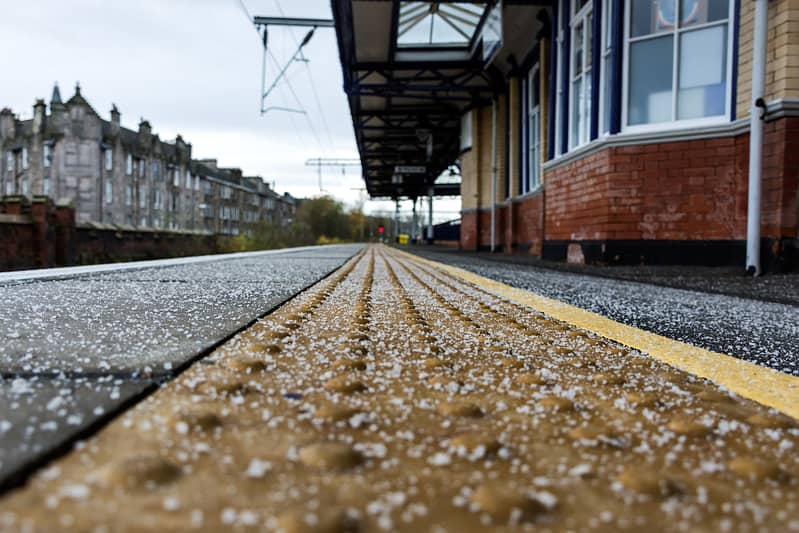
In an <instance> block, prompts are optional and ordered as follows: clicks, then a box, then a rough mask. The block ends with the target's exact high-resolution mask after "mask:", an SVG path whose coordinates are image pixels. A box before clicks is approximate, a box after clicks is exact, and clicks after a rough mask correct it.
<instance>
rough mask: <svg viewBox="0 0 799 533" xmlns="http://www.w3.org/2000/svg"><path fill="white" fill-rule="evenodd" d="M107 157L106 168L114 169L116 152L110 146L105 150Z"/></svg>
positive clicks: (104, 153) (104, 154)
mask: <svg viewBox="0 0 799 533" xmlns="http://www.w3.org/2000/svg"><path fill="white" fill-rule="evenodd" d="M103 156H104V158H105V169H106V170H108V171H111V170H114V152H113V151H112V150H111V149H110V148H106V149H105V150H103Z"/></svg>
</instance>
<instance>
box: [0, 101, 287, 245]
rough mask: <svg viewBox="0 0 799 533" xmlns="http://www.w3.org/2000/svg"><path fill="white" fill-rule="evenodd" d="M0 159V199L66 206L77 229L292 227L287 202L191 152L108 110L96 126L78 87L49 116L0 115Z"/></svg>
mask: <svg viewBox="0 0 799 533" xmlns="http://www.w3.org/2000/svg"><path fill="white" fill-rule="evenodd" d="M0 154H2V165H0V196H2V195H5V196H14V195H21V196H26V197H28V198H32V197H33V196H47V197H50V198H53V199H55V200H57V201H58V202H59V203H64V202H65V201H68V202H70V203H71V204H72V205H73V206H74V208H75V212H76V216H77V222H78V224H87V223H95V224H97V223H102V224H109V225H117V226H125V227H133V228H163V229H171V230H193V231H201V232H206V233H216V234H225V235H238V234H241V233H245V234H246V233H247V232H249V231H250V230H251V229H252V228H253V227H254V226H255V225H256V224H257V223H259V222H261V221H268V222H271V223H274V224H280V225H288V224H291V223H292V222H293V221H294V215H295V210H296V202H295V199H294V198H292V197H291V196H290V195H289V194H288V193H286V194H283V195H279V194H277V193H276V192H275V191H274V190H272V188H270V186H269V185H268V184H267V183H266V182H264V181H263V180H262V179H261V178H260V177H248V176H244V175H242V172H241V170H240V169H236V168H220V167H219V166H217V162H216V160H214V159H201V160H194V159H192V157H191V144H190V143H187V142H185V141H184V140H183V139H182V138H181V137H180V136H178V137H177V139H176V140H175V141H174V142H166V141H162V140H161V139H159V137H158V135H157V134H153V133H152V128H151V126H150V123H149V122H147V121H145V120H142V121H141V123H140V124H139V131H133V130H129V129H126V128H123V127H122V126H121V125H120V113H119V111H118V110H117V108H116V106H114V107H113V108H112V109H111V120H110V121H106V120H103V119H102V118H100V116H99V115H98V114H97V112H96V111H95V110H94V109H93V108H92V106H91V105H90V104H89V103H88V102H87V101H86V99H85V98H84V97H83V96H82V95H81V92H80V87H79V86H78V87H76V89H75V95H74V96H72V98H70V99H69V100H68V101H67V102H62V101H61V95H60V92H59V90H58V86H56V87H55V88H54V89H53V96H52V99H51V101H50V113H49V114H48V113H47V109H46V105H45V102H44V100H37V101H36V103H35V104H34V106H33V119H32V120H18V119H17V117H15V116H14V115H13V113H12V112H11V110H9V109H3V110H2V111H0Z"/></svg>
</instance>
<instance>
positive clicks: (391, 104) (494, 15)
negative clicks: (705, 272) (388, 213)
mask: <svg viewBox="0 0 799 533" xmlns="http://www.w3.org/2000/svg"><path fill="white" fill-rule="evenodd" d="M332 4H333V12H334V17H335V19H336V24H337V30H338V39H339V47H340V54H341V61H342V65H343V70H344V86H345V90H346V92H347V95H348V98H349V104H350V108H351V111H352V115H353V123H354V126H355V130H356V137H357V140H358V146H359V149H360V153H361V159H362V162H363V167H364V177H365V180H366V182H367V187H368V189H369V192H370V193H371V194H372V195H373V196H379V197H388V198H419V197H422V196H426V195H428V194H430V193H431V192H432V190H433V189H432V188H431V185H432V184H433V183H434V181H435V179H436V177H437V176H438V175H439V173H440V172H441V171H443V170H444V169H445V168H447V165H450V164H452V163H454V162H456V161H457V163H458V164H459V166H460V170H461V173H462V185H461V195H462V210H461V212H462V228H461V236H460V244H461V246H462V248H465V249H470V250H474V249H477V248H481V249H488V248H491V249H494V250H498V251H500V250H505V251H508V252H511V251H519V250H521V251H525V252H530V253H532V254H535V255H538V256H542V257H544V258H547V259H553V260H571V261H576V262H582V261H597V262H605V263H617V262H618V263H641V262H644V263H656V262H674V263H708V264H719V263H726V264H740V265H741V266H743V264H744V254H745V252H746V250H747V244H748V243H749V242H756V243H758V244H759V246H760V249H761V250H762V257H763V260H764V261H769V262H771V263H772V264H786V263H791V262H793V263H794V264H796V262H797V237H799V235H798V234H797V228H798V223H797V221H798V220H799V203H798V201H797V197H798V195H799V192H798V191H799V0H536V1H522V0H504V1H497V0H493V1H484V2H470V3H468V4H467V3H463V2H450V1H442V2H405V1H401V2H392V1H388V0H383V1H380V0H377V1H367V0H333V2H332ZM758 43H762V44H763V46H760V44H758ZM750 162H752V165H751V168H750ZM748 226H749V228H748ZM758 234H759V235H758ZM758 237H759V238H758Z"/></svg>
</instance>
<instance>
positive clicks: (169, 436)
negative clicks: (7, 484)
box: [0, 247, 799, 533]
mask: <svg viewBox="0 0 799 533" xmlns="http://www.w3.org/2000/svg"><path fill="white" fill-rule="evenodd" d="M797 445H799V429H797V424H796V421H795V420H793V419H792V418H789V417H785V416H783V415H780V414H779V413H777V412H775V411H772V410H769V409H767V408H765V407H763V406H761V405H759V404H756V403H754V402H752V401H749V400H745V399H742V398H739V397H737V396H735V395H734V394H731V393H729V392H727V391H725V390H722V389H720V388H719V387H717V386H715V385H713V384H712V383H710V382H708V381H706V380H702V379H698V378H695V377H693V376H691V375H689V374H686V373H684V372H682V371H679V370H675V369H673V368H671V367H669V366H667V365H665V364H663V363H661V362H659V361H657V360H654V359H652V358H650V357H648V356H645V355H643V354H641V353H638V352H635V351H633V350H631V349H629V348H625V347H623V346H621V345H618V344H615V343H613V342H611V341H608V340H607V339H604V338H601V337H598V336H596V335H594V334H592V333H590V332H587V331H584V330H581V329H578V328H575V327H573V326H571V325H569V324H566V323H563V322H559V321H557V320H554V319H552V318H550V317H548V316H545V315H543V314H541V313H538V312H536V311H534V310H532V309H530V308H527V307H524V306H522V305H519V304H517V303H514V302H512V301H510V300H506V299H503V298H501V297H497V296H494V295H493V294H491V293H489V292H487V291H485V290H483V289H480V288H479V287H476V286H474V285H471V284H468V283H466V282H464V281H463V280H461V279H458V278H457V277H455V276H452V275H449V274H447V273H445V272H443V271H440V270H438V269H436V268H435V267H433V266H430V265H429V264H426V263H424V264H423V263H421V262H417V261H413V260H411V259H409V258H408V257H407V256H404V255H401V254H398V253H397V252H394V251H392V250H390V249H387V248H384V247H372V248H370V249H369V250H368V251H366V253H365V254H362V255H361V256H359V257H357V258H355V259H353V260H352V261H350V262H349V263H348V264H346V265H345V266H344V267H343V268H342V269H341V270H340V271H339V272H338V273H337V274H336V275H334V276H332V277H331V278H328V279H327V280H325V281H323V282H322V283H320V284H319V285H317V286H315V287H314V288H312V289H311V290H309V291H307V292H306V293H303V294H302V295H300V296H298V297H297V298H295V299H294V300H292V301H291V302H289V303H288V304H286V305H285V306H283V307H282V308H280V309H279V310H278V311H276V312H275V313H273V314H272V315H270V316H268V317H267V318H265V319H264V320H262V321H260V322H259V323H258V324H257V325H256V326H254V327H253V328H251V329H249V330H247V331H246V332H244V333H242V334H241V335H239V336H238V337H236V338H235V339H233V340H232V341H230V342H229V343H227V344H226V345H224V346H222V347H221V348H220V349H218V350H217V351H216V352H215V353H214V354H212V355H211V356H209V357H208V358H207V359H205V360H203V361H202V362H201V363H199V364H197V365H195V366H194V367H192V368H190V369H189V370H187V371H186V372H185V373H184V374H182V375H181V376H180V378H178V379H177V380H176V381H174V382H172V383H170V384H168V385H166V386H165V387H164V388H163V389H162V390H160V391H158V392H157V393H156V394H154V395H153V396H151V397H150V398H148V399H147V400H146V401H144V402H142V403H141V404H140V405H138V406H137V407H136V408H134V409H132V410H130V411H129V412H128V413H126V414H125V415H123V416H122V417H120V419H119V420H117V421H116V422H114V423H113V424H111V425H110V426H109V427H107V428H106V429H105V430H103V431H102V432H101V433H100V434H99V435H97V436H96V437H95V438H93V439H91V440H90V441H87V442H85V443H83V444H82V445H81V446H80V447H79V448H78V449H77V450H76V451H75V452H74V453H72V454H71V455H69V456H68V457H66V458H64V459H63V460H60V461H58V462H56V463H55V464H53V465H51V466H50V467H49V468H47V469H45V470H44V471H42V472H41V473H40V474H38V475H37V476H36V477H35V478H34V479H33V480H32V481H31V482H30V483H29V485H28V486H27V487H26V488H24V489H22V490H19V491H17V492H15V493H13V494H10V495H9V496H8V497H7V498H6V499H5V500H3V501H2V502H0V529H2V530H4V531H5V530H9V531H55V530H75V531H187V530H188V531H192V530H197V531H221V530H227V529H234V528H235V529H236V530H242V531H245V530H267V531H285V532H287V533H288V532H298V531H318V532H347V531H436V532H443V531H450V532H470V531H484V530H487V529H490V530H496V531H506V530H507V531H515V530H536V531H608V532H610V531H623V530H628V531H724V530H731V531H732V530H734V531H760V530H762V531H790V530H799V498H797V497H796V494H797V489H798V488H799V482H798V480H799V460H798V459H797Z"/></svg>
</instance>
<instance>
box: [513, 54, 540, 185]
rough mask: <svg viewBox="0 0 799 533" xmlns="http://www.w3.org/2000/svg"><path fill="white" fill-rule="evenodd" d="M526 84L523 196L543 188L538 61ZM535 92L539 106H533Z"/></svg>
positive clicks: (523, 130)
mask: <svg viewBox="0 0 799 533" xmlns="http://www.w3.org/2000/svg"><path fill="white" fill-rule="evenodd" d="M536 75H538V77H539V86H538V87H537V88H535V84H534V81H535V78H536ZM524 76H525V77H524V83H522V84H521V86H522V90H523V91H524V94H523V97H522V98H521V99H520V100H521V106H522V117H523V121H524V122H523V124H522V136H521V137H522V147H521V148H522V150H523V152H522V172H521V176H520V180H521V183H520V184H519V191H520V194H521V195H525V194H530V193H533V192H535V191H537V190H538V189H540V188H541V184H542V180H541V174H542V167H543V165H542V162H541V159H542V158H541V155H542V154H541V133H542V131H543V130H542V128H541V96H542V93H541V87H540V83H541V64H540V62H538V61H536V62H535V63H534V64H533V66H532V67H530V69H529V70H528V71H527V73H526V74H525V75H524ZM534 92H538V104H536V105H533V100H534V98H533V95H534ZM533 116H535V120H536V121H537V122H538V125H537V128H536V131H537V133H538V136H537V142H536V143H535V144H536V148H535V150H533V139H532V133H533V131H532V124H533ZM533 152H535V154H537V162H536V164H535V169H536V173H535V174H536V175H535V179H533V172H532V171H533Z"/></svg>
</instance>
